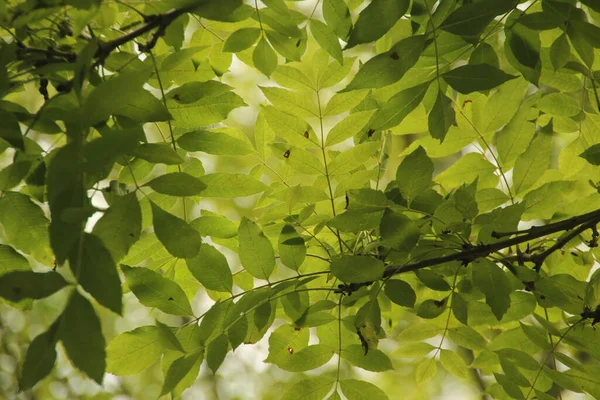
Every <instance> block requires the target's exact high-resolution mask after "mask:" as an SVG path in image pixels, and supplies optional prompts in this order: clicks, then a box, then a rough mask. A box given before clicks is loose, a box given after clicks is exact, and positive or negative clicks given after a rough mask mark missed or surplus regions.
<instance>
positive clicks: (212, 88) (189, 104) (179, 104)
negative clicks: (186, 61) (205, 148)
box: [166, 81, 246, 130]
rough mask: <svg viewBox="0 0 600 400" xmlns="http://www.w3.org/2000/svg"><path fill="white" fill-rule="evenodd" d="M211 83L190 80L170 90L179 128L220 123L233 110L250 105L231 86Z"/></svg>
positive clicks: (187, 128)
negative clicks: (231, 89)
mask: <svg viewBox="0 0 600 400" xmlns="http://www.w3.org/2000/svg"><path fill="white" fill-rule="evenodd" d="M209 82H216V81H209ZM207 84H208V82H190V83H186V84H185V85H182V86H180V87H178V88H176V89H173V90H171V91H170V92H169V93H167V95H166V96H167V106H168V107H169V111H170V113H171V114H172V115H173V118H174V119H175V122H176V124H177V126H178V127H179V128H181V129H185V130H192V129H198V128H200V127H204V126H207V125H211V124H216V123H218V122H221V121H223V120H224V119H226V118H227V116H228V115H229V113H230V112H231V111H232V110H234V109H236V108H238V107H244V106H246V103H244V101H243V99H242V98H241V97H240V96H238V95H237V94H235V93H233V92H232V91H230V88H229V86H227V85H223V84H221V86H216V85H207Z"/></svg>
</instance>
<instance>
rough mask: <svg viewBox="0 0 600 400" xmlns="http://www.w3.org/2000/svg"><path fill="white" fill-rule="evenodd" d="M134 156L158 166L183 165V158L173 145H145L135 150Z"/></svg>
mask: <svg viewBox="0 0 600 400" xmlns="http://www.w3.org/2000/svg"><path fill="white" fill-rule="evenodd" d="M132 154H133V155H134V156H136V157H138V158H141V159H142V160H146V161H148V162H151V163H157V164H167V165H173V164H181V163H183V161H184V160H183V158H181V157H180V156H179V155H178V154H177V152H175V150H173V148H172V147H171V145H169V144H167V143H143V144H141V145H139V146H138V147H136V148H135V150H134V151H133V153H132Z"/></svg>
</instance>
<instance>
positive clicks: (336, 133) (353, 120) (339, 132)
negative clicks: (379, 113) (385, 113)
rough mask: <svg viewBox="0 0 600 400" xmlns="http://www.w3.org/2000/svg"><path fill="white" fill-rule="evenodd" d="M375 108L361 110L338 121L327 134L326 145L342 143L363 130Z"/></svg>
mask: <svg viewBox="0 0 600 400" xmlns="http://www.w3.org/2000/svg"><path fill="white" fill-rule="evenodd" d="M374 112H375V110H369V111H360V112H357V113H353V114H350V115H349V116H347V117H346V118H344V119H343V120H341V121H340V122H338V123H337V124H336V125H335V126H334V127H333V128H331V130H330V131H329V133H328V134H327V139H326V140H325V146H333V145H336V144H338V143H342V142H343V141H344V140H346V139H349V138H351V137H352V136H355V135H357V134H359V133H360V132H362V131H363V130H364V129H365V128H366V125H367V123H368V122H369V120H370V119H371V117H372V116H373V113H374Z"/></svg>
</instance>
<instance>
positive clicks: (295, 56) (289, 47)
mask: <svg viewBox="0 0 600 400" xmlns="http://www.w3.org/2000/svg"><path fill="white" fill-rule="evenodd" d="M261 14H262V16H263V17H264V11H263V12H262V13H261ZM294 29H296V30H298V28H297V27H295V26H294ZM265 33H266V34H267V38H268V39H269V43H270V44H271V45H272V46H273V48H274V49H275V50H276V51H277V52H278V53H279V54H281V55H282V56H283V57H285V58H286V59H287V60H291V61H300V59H301V58H302V55H303V54H304V51H305V50H306V27H304V28H303V29H302V30H301V31H300V32H299V34H293V35H286V34H282V33H279V32H276V31H271V30H266V31H265ZM298 37H299V38H298Z"/></svg>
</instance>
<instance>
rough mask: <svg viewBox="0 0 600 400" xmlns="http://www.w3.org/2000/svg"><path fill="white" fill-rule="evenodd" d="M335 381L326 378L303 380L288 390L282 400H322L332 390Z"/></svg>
mask: <svg viewBox="0 0 600 400" xmlns="http://www.w3.org/2000/svg"><path fill="white" fill-rule="evenodd" d="M333 382H334V380H333V379H331V378H326V377H324V376H317V377H314V378H309V379H303V380H301V381H299V382H297V383H296V384H294V385H293V386H292V387H290V388H289V389H288V391H287V392H285V394H284V395H283V397H282V400H322V399H323V398H324V397H325V396H326V395H327V393H329V391H330V390H331V386H332V385H333Z"/></svg>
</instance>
